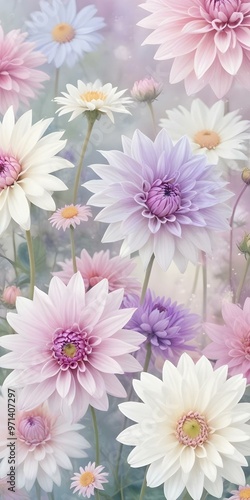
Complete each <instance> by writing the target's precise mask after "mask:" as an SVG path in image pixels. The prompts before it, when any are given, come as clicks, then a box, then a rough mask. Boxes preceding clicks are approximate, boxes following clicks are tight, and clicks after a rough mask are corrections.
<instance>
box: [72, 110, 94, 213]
mask: <svg viewBox="0 0 250 500" xmlns="http://www.w3.org/2000/svg"><path fill="white" fill-rule="evenodd" d="M95 121H96V118H92V119H91V118H88V129H87V133H86V136H85V139H84V141H83V146H82V151H81V155H80V159H79V164H78V167H77V172H76V177H75V184H74V191H73V204H74V205H75V203H76V198H77V192H78V186H79V182H80V178H81V172H82V164H83V160H84V156H85V153H86V150H87V147H88V143H89V139H90V136H91V132H92V129H93V126H94V123H95Z"/></svg>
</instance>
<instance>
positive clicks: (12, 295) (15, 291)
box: [2, 285, 21, 306]
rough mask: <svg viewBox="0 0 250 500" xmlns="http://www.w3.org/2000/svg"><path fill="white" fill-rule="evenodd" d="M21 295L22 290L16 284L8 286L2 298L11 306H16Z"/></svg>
mask: <svg viewBox="0 0 250 500" xmlns="http://www.w3.org/2000/svg"><path fill="white" fill-rule="evenodd" d="M19 295H21V290H20V288H18V287H17V286H15V285H12V286H7V287H6V288H5V289H4V291H3V295H2V300H3V302H5V303H6V304H8V305H10V306H14V305H15V303H16V298H17V297H19Z"/></svg>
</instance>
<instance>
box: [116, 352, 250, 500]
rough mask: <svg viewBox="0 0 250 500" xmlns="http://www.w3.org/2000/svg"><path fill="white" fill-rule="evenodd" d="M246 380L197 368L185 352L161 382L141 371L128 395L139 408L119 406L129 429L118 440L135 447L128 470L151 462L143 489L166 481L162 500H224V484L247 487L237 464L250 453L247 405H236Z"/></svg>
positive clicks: (249, 406) (204, 364) (205, 367)
mask: <svg viewBox="0 0 250 500" xmlns="http://www.w3.org/2000/svg"><path fill="white" fill-rule="evenodd" d="M245 387H246V380H245V379H244V378H243V377H242V375H236V376H234V377H231V378H229V379H228V380H227V366H222V367H221V368H219V369H217V370H215V371H213V368H212V365H211V364H210V362H209V361H208V360H207V358H205V357H202V358H201V359H200V360H199V361H198V363H197V364H196V365H195V364H194V362H193V360H192V359H191V358H190V357H189V356H188V355H187V354H186V353H185V354H183V355H182V356H181V357H180V360H179V363H178V365H177V367H175V366H174V365H173V364H172V363H170V361H165V364H164V366H163V380H159V379H158V378H156V377H155V376H153V375H151V374H149V373H142V374H141V380H140V381H139V380H134V389H135V391H136V393H137V394H138V396H139V397H140V398H141V399H142V401H143V403H137V402H127V403H122V404H120V405H119V408H120V410H121V411H122V413H124V415H126V417H128V418H130V419H131V420H134V421H135V422H136V424H135V425H132V426H131V427H128V428H127V429H125V430H124V431H123V432H121V434H119V436H118V437H117V439H118V441H120V442H122V443H124V444H126V445H130V446H131V445H132V446H135V448H134V449H133V450H132V451H131V453H130V454H129V456H128V463H129V464H130V465H131V467H142V466H145V465H148V464H150V466H149V468H148V471H147V485H148V486H149V487H151V488H154V487H157V486H159V485H161V484H163V483H164V494H165V497H166V498H167V499H168V500H170V499H171V500H176V499H177V498H178V497H179V496H180V495H181V493H182V491H183V490H184V488H187V490H188V492H189V494H190V496H191V497H192V499H193V500H200V498H201V496H202V492H203V489H205V490H207V491H208V493H210V494H211V495H213V496H214V497H216V498H222V493H223V479H227V480H228V481H230V482H232V483H234V484H241V485H243V484H245V476H244V472H243V470H242V466H246V465H247V461H246V459H245V455H249V454H250V426H249V425H247V424H246V422H247V421H248V420H249V418H250V404H248V403H239V400H240V399H241V397H242V396H243V394H244V390H245Z"/></svg>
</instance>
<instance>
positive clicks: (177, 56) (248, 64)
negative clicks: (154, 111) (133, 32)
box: [139, 0, 250, 98]
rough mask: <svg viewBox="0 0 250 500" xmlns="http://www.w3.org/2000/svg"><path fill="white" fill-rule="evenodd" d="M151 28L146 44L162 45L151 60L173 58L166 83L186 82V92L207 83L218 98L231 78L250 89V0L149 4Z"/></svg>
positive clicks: (163, 0)
mask: <svg viewBox="0 0 250 500" xmlns="http://www.w3.org/2000/svg"><path fill="white" fill-rule="evenodd" d="M141 6H142V7H143V8H144V9H145V10H147V11H149V12H150V15H149V16H148V17H146V18H145V19H143V20H142V21H141V22H140V23H139V25H140V26H143V27H144V28H149V29H153V30H154V31H153V33H151V34H150V35H149V36H148V37H147V38H146V40H145V42H144V44H146V43H149V44H157V45H160V47H159V49H158V50H157V52H156V54H155V59H159V60H162V59H173V58H174V62H173V65H172V69H171V72H170V83H177V82H180V81H181V80H184V81H185V87H186V91H187V93H188V94H192V93H195V92H198V91H199V90H201V89H202V88H203V87H205V86H206V85H208V84H209V85H210V86H211V87H212V89H213V91H214V93H215V94H216V96H217V97H218V98H221V97H223V96H224V95H225V94H226V93H227V92H228V91H229V89H230V87H231V85H232V83H233V80H234V78H236V79H237V80H238V81H239V82H240V84H241V85H243V86H244V87H246V88H248V89H250V84H249V71H250V2H249V0H226V1H225V0H179V1H176V0H147V1H146V2H145V3H144V4H142V5H141Z"/></svg>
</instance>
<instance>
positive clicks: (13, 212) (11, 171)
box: [0, 107, 73, 234]
mask: <svg viewBox="0 0 250 500" xmlns="http://www.w3.org/2000/svg"><path fill="white" fill-rule="evenodd" d="M52 121H53V119H52V118H46V119H42V120H40V121H38V122H36V123H35V124H33V125H32V111H31V110H30V111H27V112H26V113H24V114H23V115H22V116H20V118H18V120H17V121H16V122H15V116H14V111H13V107H10V108H9V109H8V111H6V113H5V115H4V117H3V120H2V122H0V234H2V233H3V232H4V231H5V229H6V228H7V227H8V225H9V223H10V221H11V219H13V220H14V221H15V222H16V223H17V224H19V225H20V226H21V227H22V228H23V229H25V230H29V229H30V203H32V204H34V205H36V206H37V207H39V208H42V209H43V210H55V208H56V206H55V202H54V200H53V198H52V195H51V194H52V193H53V191H62V190H66V189H67V186H66V185H65V184H64V182H63V181H61V180H60V179H59V178H58V177H55V176H53V175H51V174H52V173H53V172H57V171H58V170H61V169H63V168H68V167H73V165H72V163H70V162H69V161H68V160H66V159H64V158H61V157H59V156H55V155H56V154H57V153H59V151H61V150H62V149H63V147H64V146H65V143H66V141H65V140H61V137H62V135H63V131H61V132H52V133H48V134H47V135H45V136H43V134H44V133H45V131H46V130H47V128H48V127H49V125H50V124H51V122H52Z"/></svg>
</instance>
